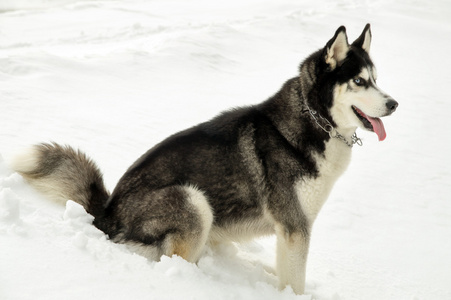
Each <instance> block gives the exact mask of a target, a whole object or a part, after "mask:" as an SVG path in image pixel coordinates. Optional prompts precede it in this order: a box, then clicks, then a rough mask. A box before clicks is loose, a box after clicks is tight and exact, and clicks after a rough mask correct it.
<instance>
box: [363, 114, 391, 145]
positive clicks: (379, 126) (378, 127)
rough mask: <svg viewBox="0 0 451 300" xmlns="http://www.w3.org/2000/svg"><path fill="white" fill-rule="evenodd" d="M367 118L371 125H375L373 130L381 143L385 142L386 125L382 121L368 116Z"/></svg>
mask: <svg viewBox="0 0 451 300" xmlns="http://www.w3.org/2000/svg"><path fill="white" fill-rule="evenodd" d="M366 118H367V119H368V121H370V123H371V125H373V130H374V132H375V133H376V134H377V136H378V137H379V141H383V140H385V137H386V136H387V133H385V128H384V123H382V121H381V119H379V118H372V117H369V116H366Z"/></svg>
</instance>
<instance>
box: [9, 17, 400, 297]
mask: <svg viewBox="0 0 451 300" xmlns="http://www.w3.org/2000/svg"><path fill="white" fill-rule="evenodd" d="M370 44H371V32H370V25H369V24H368V25H366V27H365V28H364V30H363V32H362V34H361V35H360V36H359V37H358V38H357V39H356V40H355V41H354V42H353V43H352V44H349V43H348V39H347V35H346V29H345V27H343V26H342V27H340V28H338V30H337V31H336V32H335V35H334V36H333V37H332V39H330V40H329V41H328V42H327V44H326V45H325V46H324V48H322V49H320V50H318V51H316V52H314V53H313V54H311V55H310V56H309V57H308V58H307V59H306V60H305V61H304V62H303V63H302V64H301V65H300V73H299V76H297V77H295V78H292V79H289V80H288V81H287V82H286V83H285V84H284V85H283V86H282V88H281V89H280V90H279V91H278V92H277V93H276V94H275V95H274V96H272V97H270V98H269V99H268V100H266V101H264V102H262V103H261V104H259V105H255V106H250V107H244V108H238V109H233V110H230V111H228V112H225V113H222V114H220V115H219V116H217V117H216V118H214V119H212V120H210V121H208V122H205V123H201V124H199V125H197V126H195V127H192V128H190V129H187V130H184V131H182V132H179V133H176V134H174V135H172V136H170V137H168V138H167V139H165V140H164V141H162V142H161V143H159V144H158V145H156V146H154V147H153V148H151V149H150V150H149V151H148V152H147V153H145V154H144V155H143V156H142V157H140V158H139V159H138V160H137V161H136V162H135V163H134V164H133V165H132V166H131V167H130V168H129V169H128V170H127V171H126V172H125V174H124V175H123V176H122V178H121V179H120V180H119V182H118V184H117V186H116V187H115V188H114V190H113V192H112V193H111V194H110V193H109V192H108V191H107V190H106V189H105V187H104V183H103V179H102V174H101V173H100V171H99V169H98V168H97V167H96V165H95V164H94V163H93V162H92V161H91V160H90V159H89V158H88V157H87V156H86V155H85V154H83V153H82V152H80V151H77V150H74V149H73V148H71V147H68V146H60V145H58V144H55V143H52V144H40V145H36V146H33V147H32V148H30V150H29V151H28V152H27V153H26V154H24V155H22V156H19V157H18V158H17V159H16V160H15V163H14V164H13V167H14V168H15V170H16V171H17V172H19V173H20V174H21V175H22V176H23V177H24V178H25V179H26V180H27V181H28V182H29V183H30V184H31V185H33V186H34V187H35V188H36V189H38V190H39V191H41V192H43V193H44V194H45V195H47V196H48V197H49V198H52V199H54V200H57V201H60V202H63V203H64V202H65V201H66V200H68V199H71V200H73V201H76V202H78V203H79V204H81V205H83V206H84V208H85V209H86V210H87V212H89V213H90V214H92V215H93V216H94V217H95V219H94V225H95V226H96V227H98V228H99V229H101V230H102V231H104V232H105V233H106V234H107V235H108V237H109V238H110V239H111V240H112V241H114V242H117V243H125V244H128V245H131V246H132V247H133V248H134V249H135V250H136V251H137V252H139V253H140V254H142V255H145V256H146V257H149V258H150V259H154V260H158V259H159V258H160V257H161V256H162V255H168V256H171V255H178V256H181V257H183V258H184V259H186V260H187V261H190V262H196V261H197V260H198V259H199V257H200V256H201V255H202V252H203V249H204V247H205V245H206V244H209V245H210V244H217V243H221V242H227V241H237V242H240V241H245V240H249V239H252V238H254V237H258V236H262V235H269V234H276V236H277V263H276V272H277V275H278V278H279V281H280V288H283V287H285V286H287V285H290V286H291V287H292V288H293V290H294V292H296V293H298V294H302V293H304V286H305V270H306V260H307V254H308V248H309V240H310V234H311V230H312V225H313V222H314V220H315V218H316V216H317V214H318V212H319V211H320V209H321V207H322V205H323V204H324V202H325V201H326V199H327V197H328V195H329V192H330V191H331V189H332V187H333V185H334V183H335V181H336V180H337V178H338V177H339V176H340V175H341V174H342V173H343V171H344V170H345V169H346V167H347V166H348V163H349V161H350V157H351V151H352V148H353V145H354V144H361V140H360V139H359V138H358V137H357V136H356V134H355V132H356V129H357V128H362V129H366V130H369V131H373V132H375V133H376V134H377V136H378V138H379V140H381V141H382V140H384V139H385V137H386V133H385V129H384V125H383V123H382V121H381V120H380V117H384V116H388V115H390V114H391V113H393V112H394V111H395V110H396V108H397V106H398V103H397V102H396V101H395V100H393V99H392V98H391V97H390V96H388V95H387V94H385V93H384V92H383V91H381V90H380V89H379V87H378V86H377V84H376V79H377V73H376V68H375V67H374V65H373V63H372V61H371V58H370V56H369V53H370Z"/></svg>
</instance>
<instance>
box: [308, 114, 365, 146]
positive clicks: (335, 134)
mask: <svg viewBox="0 0 451 300" xmlns="http://www.w3.org/2000/svg"><path fill="white" fill-rule="evenodd" d="M306 106H307V105H306ZM307 109H308V112H309V113H310V115H311V116H312V118H313V120H315V122H316V124H317V125H318V126H319V127H320V128H321V129H322V130H324V131H325V132H327V133H328V134H329V136H330V137H331V138H336V139H339V140H340V141H342V142H343V143H345V144H346V145H347V146H348V147H350V148H352V147H353V146H354V144H357V145H359V146H362V145H363V142H362V140H361V139H360V138H359V137H357V134H356V133H355V132H354V134H353V135H352V136H351V142H349V141H348V140H347V139H346V138H345V137H344V136H342V135H341V134H340V133H339V132H338V131H337V130H336V129H335V128H334V127H333V126H332V124H330V122H329V120H327V119H326V118H324V117H323V116H321V115H320V114H318V112H316V111H314V110H312V109H310V107H308V106H307ZM320 120H321V121H322V123H323V124H321V122H320Z"/></svg>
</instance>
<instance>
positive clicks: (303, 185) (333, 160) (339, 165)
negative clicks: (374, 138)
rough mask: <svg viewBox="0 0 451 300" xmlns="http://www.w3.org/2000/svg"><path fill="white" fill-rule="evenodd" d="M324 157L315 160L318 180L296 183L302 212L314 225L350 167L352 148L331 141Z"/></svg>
mask: <svg viewBox="0 0 451 300" xmlns="http://www.w3.org/2000/svg"><path fill="white" fill-rule="evenodd" d="M323 154H324V156H323V155H320V154H315V155H314V158H315V160H316V164H317V166H318V170H319V176H318V177H316V178H300V179H299V180H298V181H297V182H296V183H295V186H294V188H295V191H296V193H297V197H298V199H299V201H300V203H301V207H302V210H303V212H304V214H305V215H306V217H307V219H308V220H309V223H310V224H313V221H314V220H315V218H316V216H317V215H318V213H319V211H320V209H321V207H322V206H323V204H324V202H326V200H327V197H328V196H329V193H330V191H331V190H332V187H333V185H334V183H335V181H336V180H337V179H338V177H339V176H340V175H341V174H343V172H344V171H345V170H346V168H347V167H348V165H349V162H350V159H351V148H349V147H348V146H346V145H345V144H343V143H342V142H341V141H339V140H337V139H331V140H329V141H328V142H327V144H326V150H325V152H324V153H323Z"/></svg>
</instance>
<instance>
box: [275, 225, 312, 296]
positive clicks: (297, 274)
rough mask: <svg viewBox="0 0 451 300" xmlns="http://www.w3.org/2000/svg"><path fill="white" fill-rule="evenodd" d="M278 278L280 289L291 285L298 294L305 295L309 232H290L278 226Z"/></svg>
mask: <svg viewBox="0 0 451 300" xmlns="http://www.w3.org/2000/svg"><path fill="white" fill-rule="evenodd" d="M276 234H277V276H278V277H279V287H280V288H281V289H283V288H284V287H285V286H287V285H290V286H291V287H292V289H293V291H294V292H295V293H296V294H299V295H300V294H303V293H304V288H305V271H306V265H307V254H308V247H309V240H310V234H309V232H307V230H298V231H295V232H289V231H288V230H287V229H286V228H285V227H284V226H277V229H276Z"/></svg>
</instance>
